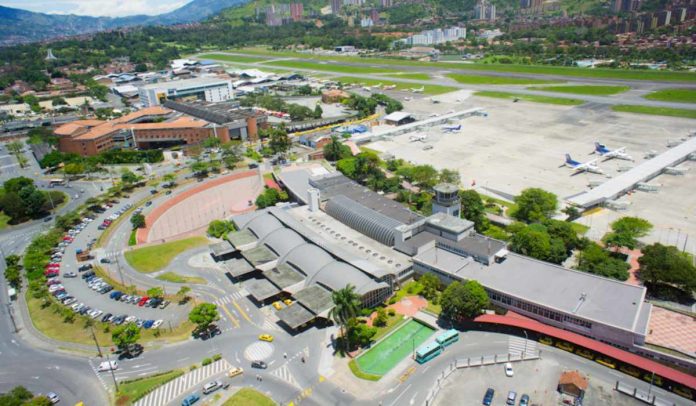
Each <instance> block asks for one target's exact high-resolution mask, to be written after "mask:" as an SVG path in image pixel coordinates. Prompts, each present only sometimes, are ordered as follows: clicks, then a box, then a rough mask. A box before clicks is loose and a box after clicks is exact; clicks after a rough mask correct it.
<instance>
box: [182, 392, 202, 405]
mask: <svg viewBox="0 0 696 406" xmlns="http://www.w3.org/2000/svg"><path fill="white" fill-rule="evenodd" d="M200 398H201V397H200V396H198V394H197V393H192V394H190V395H188V396H186V397H185V398H184V400H182V401H181V406H190V405H192V404H194V403H196V402H198V400H199V399H200Z"/></svg>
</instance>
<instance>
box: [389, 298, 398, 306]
mask: <svg viewBox="0 0 696 406" xmlns="http://www.w3.org/2000/svg"><path fill="white" fill-rule="evenodd" d="M394 303H396V296H394V297H392V298H391V299H389V304H390V305H392V304H394Z"/></svg>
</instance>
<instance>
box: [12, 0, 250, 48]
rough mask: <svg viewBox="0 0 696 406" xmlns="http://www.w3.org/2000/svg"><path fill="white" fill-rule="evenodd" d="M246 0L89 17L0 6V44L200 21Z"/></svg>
mask: <svg viewBox="0 0 696 406" xmlns="http://www.w3.org/2000/svg"><path fill="white" fill-rule="evenodd" d="M247 1H248V0H193V1H191V2H189V3H187V4H186V5H184V6H182V7H180V8H178V9H176V10H174V11H171V12H169V13H165V14H159V15H155V16H147V15H136V16H129V17H119V18H111V17H89V16H77V15H57V14H45V13H35V12H32V11H26V10H21V9H17V8H11V7H3V6H0V46H6V45H13V44H19V43H27V42H35V41H42V40H46V39H53V38H59V37H67V36H73V35H79V34H87V33H92V32H97V31H104V30H109V29H114V28H120V27H129V26H135V25H171V24H181V23H190V22H196V21H201V20H203V19H205V18H207V17H210V16H212V15H214V14H217V13H218V12H220V11H221V10H223V9H226V8H229V7H233V6H237V5H240V4H244V3H246V2H247Z"/></svg>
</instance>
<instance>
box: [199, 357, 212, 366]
mask: <svg viewBox="0 0 696 406" xmlns="http://www.w3.org/2000/svg"><path fill="white" fill-rule="evenodd" d="M212 363H213V360H212V359H210V358H203V361H202V362H201V365H202V366H206V365H210V364H212Z"/></svg>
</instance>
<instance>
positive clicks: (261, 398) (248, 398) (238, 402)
mask: <svg viewBox="0 0 696 406" xmlns="http://www.w3.org/2000/svg"><path fill="white" fill-rule="evenodd" d="M274 405H276V402H274V401H273V399H271V398H269V397H268V396H266V395H264V394H263V393H261V392H259V391H257V390H255V389H251V388H242V389H240V390H239V391H237V393H235V394H234V395H232V397H231V398H229V399H227V400H226V401H225V403H223V404H222V406H274Z"/></svg>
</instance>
